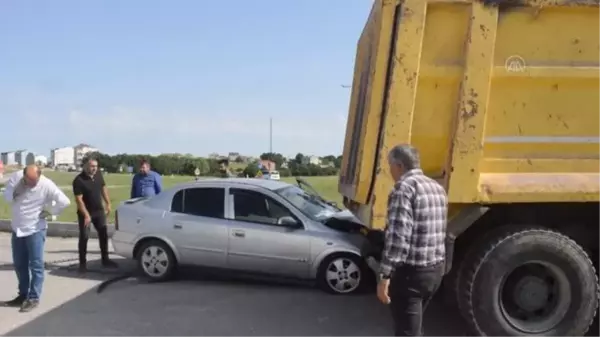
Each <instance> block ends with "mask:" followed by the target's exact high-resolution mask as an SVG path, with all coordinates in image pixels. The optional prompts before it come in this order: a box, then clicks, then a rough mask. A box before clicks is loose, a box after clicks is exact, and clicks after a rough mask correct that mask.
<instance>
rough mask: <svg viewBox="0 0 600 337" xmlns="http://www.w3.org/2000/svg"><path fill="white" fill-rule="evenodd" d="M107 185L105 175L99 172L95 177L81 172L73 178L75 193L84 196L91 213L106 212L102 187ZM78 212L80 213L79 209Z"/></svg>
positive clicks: (86, 206)
mask: <svg viewBox="0 0 600 337" xmlns="http://www.w3.org/2000/svg"><path fill="white" fill-rule="evenodd" d="M105 185H106V184H105V183H104V177H103V176H102V174H101V173H99V172H98V173H96V174H95V175H94V176H93V177H90V176H89V175H88V174H87V173H85V172H81V173H80V174H78V175H77V176H76V177H75V179H74V180H73V194H74V195H75V196H78V195H81V196H82V197H83V204H84V205H85V208H86V209H87V210H88V212H89V213H90V215H92V214H98V213H101V212H104V206H103V204H102V188H103V187H104V186H105ZM77 212H78V213H79V211H77Z"/></svg>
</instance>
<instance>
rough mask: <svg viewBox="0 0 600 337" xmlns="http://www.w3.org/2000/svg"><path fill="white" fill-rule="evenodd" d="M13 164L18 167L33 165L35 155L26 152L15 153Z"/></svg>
mask: <svg viewBox="0 0 600 337" xmlns="http://www.w3.org/2000/svg"><path fill="white" fill-rule="evenodd" d="M15 164H16V165H19V166H27V165H31V164H35V155H34V154H33V153H32V152H29V151H27V150H19V151H16V152H15Z"/></svg>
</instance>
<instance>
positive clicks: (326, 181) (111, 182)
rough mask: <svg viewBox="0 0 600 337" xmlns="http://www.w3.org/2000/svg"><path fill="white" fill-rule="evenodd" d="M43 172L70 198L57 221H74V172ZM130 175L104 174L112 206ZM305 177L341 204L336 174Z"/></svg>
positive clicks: (3, 213) (123, 194) (167, 181)
mask: <svg viewBox="0 0 600 337" xmlns="http://www.w3.org/2000/svg"><path fill="white" fill-rule="evenodd" d="M44 174H45V175H46V176H47V177H48V178H50V179H52V180H53V181H54V182H55V183H56V184H57V185H58V186H59V187H61V188H62V189H63V191H64V192H65V193H66V194H67V196H68V197H69V198H70V199H71V205H70V206H69V208H67V209H66V210H65V211H64V212H63V214H61V215H60V216H59V217H58V221H76V219H77V215H76V206H75V202H74V200H73V192H72V190H71V183H72V181H73V177H74V176H75V173H67V172H54V171H45V172H44ZM131 177H132V176H131V175H129V174H105V176H104V179H105V181H106V185H107V186H108V187H109V194H110V199H111V202H112V204H113V207H117V205H118V204H119V203H120V202H121V201H123V200H127V199H129V193H130V190H131ZM193 179H194V178H193V177H189V176H172V177H171V176H165V177H163V188H165V189H166V188H169V187H171V186H173V185H176V184H178V183H182V182H186V181H192V180H193ZM306 179H307V181H308V182H309V183H310V184H311V185H313V187H314V188H315V189H316V190H317V191H319V193H321V194H322V195H323V197H324V198H326V199H328V200H332V201H335V202H337V203H338V204H340V205H341V196H340V194H339V193H338V189H337V183H338V178H337V176H334V177H308V178H306ZM282 180H284V181H286V182H289V183H294V184H295V183H296V181H295V180H294V178H292V177H290V178H283V179H282ZM8 218H10V207H9V205H8V204H7V203H6V202H5V201H4V200H3V199H0V219H8ZM109 221H110V222H111V223H112V222H113V218H112V216H111V219H110V220H109Z"/></svg>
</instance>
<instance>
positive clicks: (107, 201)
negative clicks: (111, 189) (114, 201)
mask: <svg viewBox="0 0 600 337" xmlns="http://www.w3.org/2000/svg"><path fill="white" fill-rule="evenodd" d="M100 179H102V181H101V182H100V184H101V185H102V199H104V204H105V205H106V209H107V211H110V208H111V204H110V197H109V196H108V188H107V187H106V183H105V182H104V177H103V176H102V175H100Z"/></svg>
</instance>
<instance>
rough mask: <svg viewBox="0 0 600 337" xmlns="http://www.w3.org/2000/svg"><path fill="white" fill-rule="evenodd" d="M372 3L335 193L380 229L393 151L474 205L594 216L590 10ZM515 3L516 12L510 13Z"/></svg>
mask: <svg viewBox="0 0 600 337" xmlns="http://www.w3.org/2000/svg"><path fill="white" fill-rule="evenodd" d="M507 3H509V4H500V6H490V5H487V4H484V3H483V2H481V1H461V0H455V1H450V0H448V1H441V0H437V1H435V0H428V1H424V0H404V1H400V0H376V1H375V2H374V4H373V10H372V12H371V15H370V17H369V19H368V21H367V23H366V25H365V28H364V30H363V33H362V35H361V37H360V39H359V42H358V47H357V56H356V65H355V73H354V81H353V86H352V98H351V103H350V109H349V118H348V125H347V130H346V140H345V146H344V154H343V158H344V159H343V163H342V171H341V175H340V182H339V190H340V193H342V195H343V196H344V200H345V205H346V207H348V208H349V209H350V210H352V211H353V212H354V213H355V214H357V216H358V217H359V218H361V220H363V221H364V223H366V224H371V226H372V227H375V228H382V227H383V226H384V222H385V212H386V200H385V199H386V198H387V195H388V193H389V192H390V189H391V187H392V185H393V182H392V178H391V176H390V174H389V167H388V164H387V155H388V152H389V150H390V149H391V148H392V147H393V146H395V145H397V144H402V143H406V144H412V145H413V146H415V147H416V148H418V149H419V151H420V154H421V165H422V167H423V170H424V171H425V173H426V174H427V175H429V176H431V177H434V178H435V179H437V180H438V181H440V183H442V184H443V185H444V187H445V188H446V189H447V191H448V197H449V201H450V204H451V209H450V212H451V214H450V215H451V216H452V215H455V214H458V213H459V212H460V210H461V209H464V208H465V207H467V206H468V205H472V204H495V203H539V202H587V201H593V202H598V200H599V192H600V189H599V179H600V175H599V173H598V172H599V170H600V165H599V154H598V153H599V151H600V147H599V123H600V120H599V114H598V112H599V110H600V105H599V102H600V94H599V69H600V68H599V56H600V55H599V49H600V43H599V38H600V35H599V8H598V2H597V1H585V0H584V1H558V0H555V1H517V2H515V1H511V2H507ZM515 3H516V4H515Z"/></svg>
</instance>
